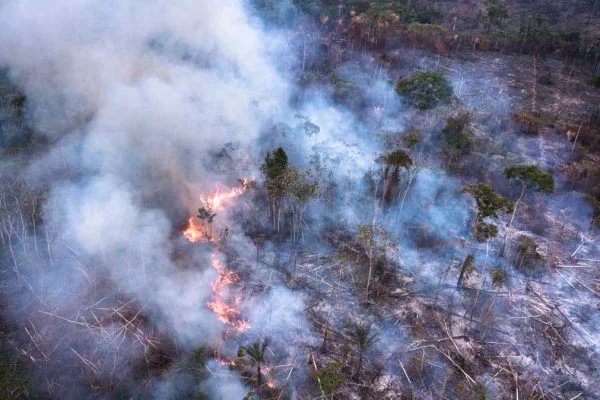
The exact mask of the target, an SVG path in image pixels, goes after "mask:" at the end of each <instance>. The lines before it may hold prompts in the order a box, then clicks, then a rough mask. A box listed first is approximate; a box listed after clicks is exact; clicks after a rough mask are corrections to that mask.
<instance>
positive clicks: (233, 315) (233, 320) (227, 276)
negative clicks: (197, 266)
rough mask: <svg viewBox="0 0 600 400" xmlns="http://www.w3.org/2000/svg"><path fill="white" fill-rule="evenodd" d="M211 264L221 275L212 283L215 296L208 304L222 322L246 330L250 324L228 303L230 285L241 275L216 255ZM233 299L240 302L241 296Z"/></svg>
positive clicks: (242, 330) (236, 328) (238, 329)
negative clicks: (227, 266) (230, 268)
mask: <svg viewBox="0 0 600 400" xmlns="http://www.w3.org/2000/svg"><path fill="white" fill-rule="evenodd" d="M211 264H212V267H213V268H214V269H215V270H216V271H217V273H218V274H219V276H218V277H217V279H216V280H215V281H214V282H213V284H212V289H213V298H212V300H211V301H209V302H208V304H207V306H208V308H209V309H211V310H212V312H214V313H215V315H216V316H217V318H218V319H219V320H220V321H221V322H223V323H225V324H228V325H231V326H232V327H233V328H234V329H235V330H237V331H238V332H244V331H245V330H247V329H248V328H250V325H249V324H248V322H247V321H244V320H243V319H242V316H241V315H240V312H239V311H238V310H236V309H235V307H234V306H232V305H229V304H227V297H228V294H229V293H228V292H229V286H231V285H232V284H235V283H238V282H239V281H240V277H239V275H238V274H236V273H235V272H233V271H231V270H228V269H227V268H225V267H224V266H223V265H222V264H221V262H220V261H219V260H218V259H217V257H215V256H213V257H212V261H211ZM233 300H234V301H233V304H234V305H237V304H238V303H239V298H234V299H233Z"/></svg>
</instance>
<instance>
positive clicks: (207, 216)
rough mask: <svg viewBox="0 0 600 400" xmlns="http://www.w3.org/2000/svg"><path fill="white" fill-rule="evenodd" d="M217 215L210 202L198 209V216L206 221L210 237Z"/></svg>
mask: <svg viewBox="0 0 600 400" xmlns="http://www.w3.org/2000/svg"><path fill="white" fill-rule="evenodd" d="M216 216H217V213H215V212H213V209H212V207H211V206H210V204H208V203H206V204H204V205H203V206H202V207H200V208H199V209H198V215H196V217H197V218H198V219H199V220H201V221H202V222H203V223H204V225H205V229H206V233H207V234H208V237H211V236H212V223H213V221H214V219H215V217H216Z"/></svg>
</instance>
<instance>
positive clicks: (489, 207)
mask: <svg viewBox="0 0 600 400" xmlns="http://www.w3.org/2000/svg"><path fill="white" fill-rule="evenodd" d="M463 191H464V192H465V193H469V194H470V195H471V196H473V199H475V203H476V204H477V210H478V216H479V218H480V219H482V218H487V217H492V218H498V213H499V212H506V213H510V212H512V211H513V202H512V201H510V200H508V199H507V198H505V197H504V196H501V195H499V194H497V193H496V192H495V191H494V189H492V188H491V187H490V186H489V185H486V184H485V183H476V184H473V185H469V186H467V187H466V188H465V189H463ZM496 233H498V230H497V229H496ZM494 236H495V235H494Z"/></svg>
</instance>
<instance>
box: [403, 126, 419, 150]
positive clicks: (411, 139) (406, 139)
mask: <svg viewBox="0 0 600 400" xmlns="http://www.w3.org/2000/svg"><path fill="white" fill-rule="evenodd" d="M420 140H421V135H420V134H419V132H417V131H415V130H410V131H408V132H406V134H405V135H404V136H403V137H402V144H403V145H404V146H405V147H406V148H408V149H412V148H413V147H414V146H416V145H417V144H418V143H419V141H420Z"/></svg>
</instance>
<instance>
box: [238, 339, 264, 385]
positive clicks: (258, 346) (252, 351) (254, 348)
mask: <svg viewBox="0 0 600 400" xmlns="http://www.w3.org/2000/svg"><path fill="white" fill-rule="evenodd" d="M268 346H269V341H268V340H267V339H265V340H263V341H260V340H259V341H256V342H254V343H252V344H251V345H250V346H241V347H240V348H239V349H238V358H241V359H245V360H247V361H249V362H250V363H251V364H253V365H255V366H256V386H257V387H259V386H261V385H262V372H261V365H262V364H264V362H265V355H266V350H267V347H268Z"/></svg>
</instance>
